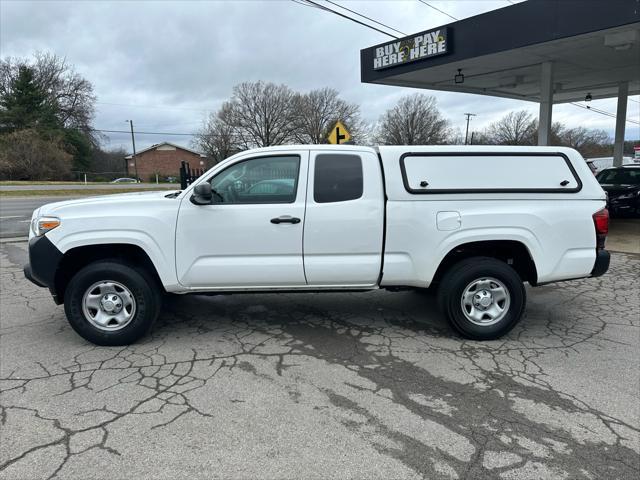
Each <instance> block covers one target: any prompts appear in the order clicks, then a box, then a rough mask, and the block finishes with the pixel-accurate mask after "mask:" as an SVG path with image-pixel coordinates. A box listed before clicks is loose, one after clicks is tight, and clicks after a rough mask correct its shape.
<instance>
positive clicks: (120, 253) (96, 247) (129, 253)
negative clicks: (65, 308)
mask: <svg viewBox="0 0 640 480" xmlns="http://www.w3.org/2000/svg"><path fill="white" fill-rule="evenodd" d="M107 259H112V260H116V261H120V262H122V263H124V264H126V265H129V266H134V267H138V268H143V269H145V270H146V271H147V272H148V273H149V274H150V275H151V277H152V278H153V279H154V280H155V282H156V283H157V288H161V289H163V290H164V287H163V282H162V279H161V278H160V275H159V273H158V269H157V268H156V266H155V265H154V263H153V261H152V260H151V258H150V256H149V255H148V254H147V252H146V251H145V250H144V249H143V248H142V247H140V246H139V245H135V244H132V243H108V244H107V243H103V244H101V243H98V244H91V245H83V246H79V247H74V248H71V249H69V250H67V251H66V252H65V253H64V255H63V257H62V260H61V261H60V264H59V266H58V269H57V270H56V274H55V279H54V286H53V290H54V292H53V293H54V297H55V298H56V301H57V302H58V303H61V302H62V300H63V299H64V294H65V291H66V288H67V285H68V284H69V282H70V281H71V278H73V276H74V275H75V274H76V273H77V272H78V271H80V270H81V269H82V268H83V267H85V266H86V265H89V264H90V263H93V262H95V261H99V260H107Z"/></svg>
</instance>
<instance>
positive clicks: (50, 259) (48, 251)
mask: <svg viewBox="0 0 640 480" xmlns="http://www.w3.org/2000/svg"><path fill="white" fill-rule="evenodd" d="M62 256H63V255H62V252H61V251H60V250H58V249H57V248H56V246H55V245H54V244H53V243H51V240H49V239H48V238H47V236H46V235H43V236H41V237H32V238H31V239H30V240H29V263H28V264H27V265H25V266H24V276H25V277H26V278H27V280H29V281H31V282H32V283H34V284H36V285H37V286H39V287H47V288H49V290H50V291H51V293H53V294H54V297H55V283H56V272H57V271H58V267H59V266H60V262H61V261H62Z"/></svg>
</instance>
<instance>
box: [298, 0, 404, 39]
mask: <svg viewBox="0 0 640 480" xmlns="http://www.w3.org/2000/svg"><path fill="white" fill-rule="evenodd" d="M292 1H293V2H294V3H298V4H300V5H304V6H305V7H313V8H319V9H321V10H324V11H326V12H330V13H333V14H335V15H339V16H341V17H342V18H346V19H347V20H351V21H352V22H355V23H357V24H360V25H362V26H363V27H367V28H370V29H372V30H375V31H376V32H379V33H382V34H384V35H387V36H389V37H391V38H396V39H397V38H400V37H397V36H395V35H392V34H390V33H388V32H385V31H383V30H380V29H379V28H376V27H374V26H373V25H369V24H367V23H364V22H361V21H360V20H358V19H357V18H353V17H350V16H349V15H345V14H344V13H341V12H336V11H335V10H332V9H331V8H328V7H325V6H324V5H320V4H318V3H316V2H314V1H313V0H304V1H300V0H292Z"/></svg>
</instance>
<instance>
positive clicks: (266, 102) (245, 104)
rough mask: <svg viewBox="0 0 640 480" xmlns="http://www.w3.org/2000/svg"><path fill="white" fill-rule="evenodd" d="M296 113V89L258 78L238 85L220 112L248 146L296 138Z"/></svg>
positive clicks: (289, 141)
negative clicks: (294, 90) (255, 80)
mask: <svg viewBox="0 0 640 480" xmlns="http://www.w3.org/2000/svg"><path fill="white" fill-rule="evenodd" d="M294 113H295V93H294V92H293V90H291V89H290V88H289V87H287V86H286V85H276V84H274V83H264V82H262V81H259V82H244V83H241V84H239V85H236V86H235V87H234V88H233V95H232V96H231V99H230V100H229V101H227V102H225V103H224V104H223V106H222V110H221V111H220V114H219V115H220V116H221V117H222V118H224V119H225V121H226V122H227V123H228V124H229V125H230V126H231V127H233V131H234V136H235V139H236V140H237V142H238V145H239V146H240V147H241V148H243V149H246V148H253V147H268V146H270V145H282V144H286V143H291V142H293V141H295V131H296V128H297V126H296V124H295V122H294V118H295V115H294Z"/></svg>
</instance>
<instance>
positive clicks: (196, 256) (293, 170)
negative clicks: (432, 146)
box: [176, 151, 309, 289]
mask: <svg viewBox="0 0 640 480" xmlns="http://www.w3.org/2000/svg"><path fill="white" fill-rule="evenodd" d="M308 163H309V152H308V151H295V152H292V151H283V152H281V153H277V152H269V154H263V155H260V156H255V155H254V156H247V157H241V158H239V159H238V160H236V161H234V162H233V163H232V164H230V165H229V166H227V167H226V168H224V169H223V170H221V171H218V172H216V173H215V174H213V176H212V177H211V178H208V179H207V181H208V182H209V183H210V184H211V188H212V191H213V201H212V204H211V205H195V204H193V203H192V202H191V201H190V199H189V198H184V199H183V200H182V204H181V206H180V212H179V214H178V223H177V231H176V270H177V275H178V280H179V282H180V283H181V284H182V285H184V286H187V287H192V288H197V289H200V288H202V289H215V288H222V287H224V288H234V287H236V288H242V289H252V288H257V289H260V288H270V287H280V288H282V287H287V286H292V287H295V286H301V285H305V284H306V280H305V276H304V266H303V260H302V233H303V226H304V215H305V196H306V178H307V169H308Z"/></svg>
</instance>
